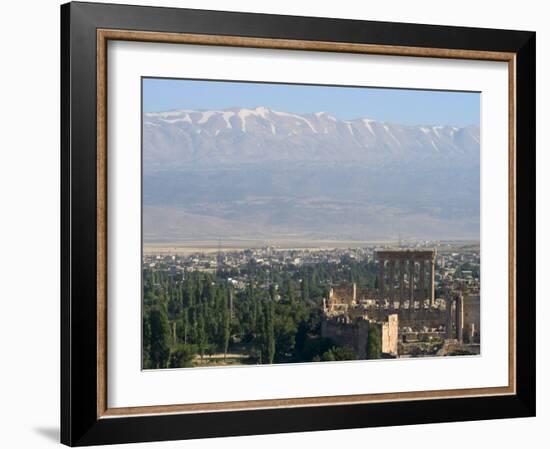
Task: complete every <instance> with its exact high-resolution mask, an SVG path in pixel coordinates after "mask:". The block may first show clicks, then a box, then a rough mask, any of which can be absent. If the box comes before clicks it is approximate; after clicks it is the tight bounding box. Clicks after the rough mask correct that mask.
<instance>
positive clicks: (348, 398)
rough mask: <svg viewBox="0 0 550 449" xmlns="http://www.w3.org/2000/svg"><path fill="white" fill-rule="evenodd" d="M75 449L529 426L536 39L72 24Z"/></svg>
mask: <svg viewBox="0 0 550 449" xmlns="http://www.w3.org/2000/svg"><path fill="white" fill-rule="evenodd" d="M61 23H62V30H61V54H62V70H61V75H62V80H61V83H62V97H61V114H62V117H61V118H62V129H61V141H62V158H61V175H62V179H61V190H62V193H61V194H62V198H61V199H62V229H61V235H62V245H61V255H62V257H61V260H62V279H61V283H62V297H61V306H62V307H61V325H62V327H61V334H62V336H61V337H62V341H61V353H62V366H61V373H62V376H61V386H62V388H61V390H62V395H61V408H62V416H61V439H62V442H63V443H65V444H67V445H71V446H79V445H94V444H107V443H127V442H142V441H153V440H169V439H186V438H204V437H216V436H230V435H248V434H266V433H281V432H301V431H312V430H329V429H343V428H354V427H370V426H393V425H404V424H420V423H433V422H446V421H459V420H480V419H493V418H511V417H527V416H534V414H535V351H534V347H535V269H534V268H535V232H534V231H535V221H534V218H535V33H532V32H527V31H508V30H493V29H477V28H457V27H448V26H434V25H417V24H403V23H382V22H369V21H354V20H341V19H328V18H311V17H291V16H276V15H264V14H249V13H232V12H216V11H202V10H189V9H171V8H152V7H138V6H125V5H109V4H93V3H69V4H66V5H63V6H62V7H61Z"/></svg>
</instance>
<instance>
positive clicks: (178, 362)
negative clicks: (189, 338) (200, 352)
mask: <svg viewBox="0 0 550 449" xmlns="http://www.w3.org/2000/svg"><path fill="white" fill-rule="evenodd" d="M196 352H197V348H196V346H194V345H185V344H182V345H178V346H176V348H175V349H174V350H173V351H172V352H171V353H170V360H169V363H168V366H169V367H170V368H190V367H192V366H193V358H194V357H195V354H196Z"/></svg>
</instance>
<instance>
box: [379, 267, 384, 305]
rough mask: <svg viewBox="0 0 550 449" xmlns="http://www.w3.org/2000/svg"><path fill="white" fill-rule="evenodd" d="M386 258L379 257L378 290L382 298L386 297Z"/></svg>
mask: <svg viewBox="0 0 550 449" xmlns="http://www.w3.org/2000/svg"><path fill="white" fill-rule="evenodd" d="M384 262H385V260H384V259H378V292H379V293H380V299H382V298H383V297H384Z"/></svg>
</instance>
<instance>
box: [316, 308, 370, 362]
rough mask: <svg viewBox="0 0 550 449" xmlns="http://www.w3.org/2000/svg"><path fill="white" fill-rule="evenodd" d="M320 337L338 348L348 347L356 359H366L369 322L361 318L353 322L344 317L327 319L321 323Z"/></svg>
mask: <svg viewBox="0 0 550 449" xmlns="http://www.w3.org/2000/svg"><path fill="white" fill-rule="evenodd" d="M321 335H322V336H323V337H325V338H330V339H331V340H332V341H334V343H336V344H337V345H340V346H349V347H351V348H352V349H353V350H354V351H355V353H356V354H357V358H358V359H366V358H367V342H368V337H369V322H368V321H366V320H363V319H361V318H358V319H355V320H353V321H351V320H349V319H348V318H346V317H344V316H339V317H334V318H327V319H324V320H323V321H322V322H321Z"/></svg>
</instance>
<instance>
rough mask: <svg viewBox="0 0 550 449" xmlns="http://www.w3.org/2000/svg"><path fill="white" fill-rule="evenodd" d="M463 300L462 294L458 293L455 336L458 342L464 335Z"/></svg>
mask: <svg viewBox="0 0 550 449" xmlns="http://www.w3.org/2000/svg"><path fill="white" fill-rule="evenodd" d="M463 327H464V301H463V300H462V295H461V294H459V295H458V296H457V298H456V338H457V340H458V342H459V343H461V344H462V342H463V335H464V330H463Z"/></svg>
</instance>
